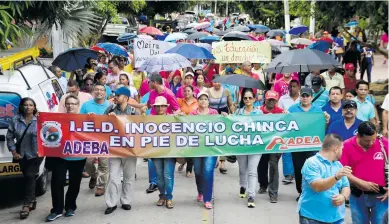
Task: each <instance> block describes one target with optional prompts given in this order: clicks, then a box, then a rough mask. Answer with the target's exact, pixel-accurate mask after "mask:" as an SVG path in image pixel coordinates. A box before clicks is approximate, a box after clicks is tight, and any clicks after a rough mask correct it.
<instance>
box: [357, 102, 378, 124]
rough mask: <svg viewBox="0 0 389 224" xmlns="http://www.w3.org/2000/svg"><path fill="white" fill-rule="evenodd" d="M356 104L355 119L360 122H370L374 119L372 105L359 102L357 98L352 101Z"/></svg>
mask: <svg viewBox="0 0 389 224" xmlns="http://www.w3.org/2000/svg"><path fill="white" fill-rule="evenodd" d="M353 100H354V101H355V102H357V106H358V111H357V118H358V119H359V120H361V121H370V119H372V118H375V112H374V105H373V104H372V103H370V102H369V101H368V100H366V99H365V102H363V103H362V102H361V101H359V100H358V98H357V97H355V98H354V99H353Z"/></svg>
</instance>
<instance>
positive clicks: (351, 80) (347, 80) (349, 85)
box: [343, 63, 357, 98]
mask: <svg viewBox="0 0 389 224" xmlns="http://www.w3.org/2000/svg"><path fill="white" fill-rule="evenodd" d="M344 69H345V71H346V72H345V74H344V76H343V79H344V92H343V93H344V97H343V98H345V97H346V96H345V94H346V93H347V92H349V91H351V90H354V89H355V86H356V85H357V79H356V77H355V72H354V70H355V67H354V65H353V64H352V63H347V64H346V65H345V66H344Z"/></svg>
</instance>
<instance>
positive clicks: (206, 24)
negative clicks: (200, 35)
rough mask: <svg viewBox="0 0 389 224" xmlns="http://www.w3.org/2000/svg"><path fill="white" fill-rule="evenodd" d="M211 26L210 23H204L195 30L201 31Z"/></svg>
mask: <svg viewBox="0 0 389 224" xmlns="http://www.w3.org/2000/svg"><path fill="white" fill-rule="evenodd" d="M209 26H211V23H210V22H202V23H199V24H197V25H196V26H194V27H193V29H195V30H200V29H205V28H207V27H209Z"/></svg>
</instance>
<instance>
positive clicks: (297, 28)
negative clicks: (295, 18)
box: [289, 25, 309, 35]
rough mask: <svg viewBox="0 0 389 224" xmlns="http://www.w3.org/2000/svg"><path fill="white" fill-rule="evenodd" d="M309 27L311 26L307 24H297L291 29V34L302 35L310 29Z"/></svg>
mask: <svg viewBox="0 0 389 224" xmlns="http://www.w3.org/2000/svg"><path fill="white" fill-rule="evenodd" d="M308 29H309V28H308V27H307V26H303V25H300V26H295V27H293V28H292V29H290V30H289V34H293V35H300V34H302V33H304V32H306V31H308Z"/></svg>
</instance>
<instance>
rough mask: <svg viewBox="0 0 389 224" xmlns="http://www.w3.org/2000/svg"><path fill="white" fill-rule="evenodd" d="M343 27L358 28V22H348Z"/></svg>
mask: <svg viewBox="0 0 389 224" xmlns="http://www.w3.org/2000/svg"><path fill="white" fill-rule="evenodd" d="M344 26H345V27H350V26H358V21H355V20H354V21H350V22H348V23H347V24H346V25H344Z"/></svg>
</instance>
